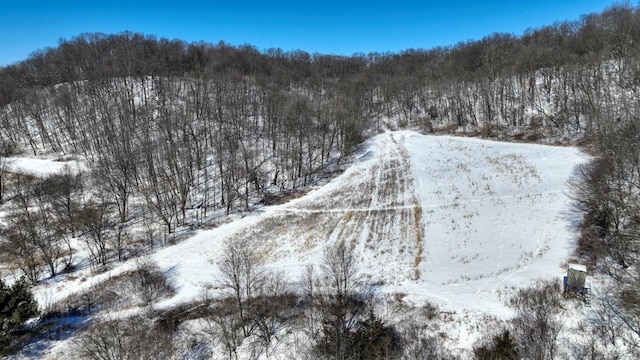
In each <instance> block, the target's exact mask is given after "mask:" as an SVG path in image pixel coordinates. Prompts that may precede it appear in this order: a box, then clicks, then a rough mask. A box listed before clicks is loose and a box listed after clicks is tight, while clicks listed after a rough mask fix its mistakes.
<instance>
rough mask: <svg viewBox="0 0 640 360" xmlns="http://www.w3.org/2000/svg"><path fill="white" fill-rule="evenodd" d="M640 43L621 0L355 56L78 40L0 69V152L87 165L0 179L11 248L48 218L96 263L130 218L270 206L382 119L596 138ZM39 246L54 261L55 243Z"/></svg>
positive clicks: (630, 103) (631, 113) (619, 110)
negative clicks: (570, 15) (84, 239)
mask: <svg viewBox="0 0 640 360" xmlns="http://www.w3.org/2000/svg"><path fill="white" fill-rule="evenodd" d="M639 43H640V8H634V7H630V6H618V5H616V6H613V7H611V8H609V9H607V10H606V11H604V12H603V13H601V14H591V15H586V16H584V17H582V18H581V19H579V20H576V21H570V22H561V23H557V24H554V25H550V26H546V27H544V28H540V29H533V30H529V31H527V32H525V33H524V34H522V35H520V36H514V35H510V34H493V35H490V36H488V37H486V38H484V39H482V40H479V41H469V42H464V43H459V44H457V45H454V46H450V47H440V48H435V49H430V50H407V51H404V52H401V53H382V54H381V53H371V54H356V55H354V56H351V57H343V56H334V55H324V54H308V53H306V52H303V51H292V52H283V51H281V50H279V49H269V50H266V51H263V52H261V51H259V50H258V49H256V48H255V47H252V46H250V45H244V46H230V45H227V44H225V43H222V42H221V43H218V44H215V45H212V44H207V43H192V44H187V43H185V42H183V41H179V40H167V39H157V38H155V37H153V36H145V35H142V34H136V33H130V32H125V33H121V34H116V35H104V34H84V35H80V36H78V37H76V38H73V39H71V40H65V41H61V42H60V44H59V45H58V47H56V48H52V49H46V50H42V51H38V52H36V53H34V54H33V55H31V56H30V57H29V58H28V59H26V60H25V61H23V62H20V63H17V64H13V65H10V66H7V67H4V68H2V69H0V106H1V107H0V122H1V126H0V144H1V145H2V146H1V147H2V153H3V155H12V154H19V153H30V154H33V155H39V154H49V155H51V154H55V155H56V156H61V155H64V156H80V157H81V158H82V159H85V160H86V162H87V165H88V167H89V169H90V172H89V174H81V175H74V174H70V173H68V174H66V175H64V176H67V178H63V179H60V178H54V179H50V182H49V183H48V184H55V183H56V181H58V182H60V181H61V182H63V183H65V184H68V185H69V186H68V189H67V190H65V191H63V192H56V191H57V190H56V189H58V188H59V187H56V186H53V185H52V186H49V187H47V186H45V185H46V184H43V183H41V182H38V181H35V180H33V181H32V180H29V181H25V180H24V179H22V180H19V181H17V180H16V179H11V178H9V177H8V176H5V175H3V176H0V179H2V180H1V181H0V200H2V199H7V198H11V199H13V200H16V201H17V200H20V201H22V202H23V206H19V207H18V210H13V211H12V213H11V216H10V219H13V220H10V222H9V223H10V225H9V227H8V231H7V234H9V235H7V236H8V237H9V238H11V236H14V238H15V239H16V241H15V244H14V245H15V246H19V244H20V241H22V240H20V241H18V240H19V239H24V238H25V237H26V238H28V237H30V236H33V237H34V239H35V237H36V235H34V234H31V235H30V234H25V233H22V232H20V231H18V230H19V229H18V227H19V226H23V225H20V224H24V223H25V221H28V222H29V223H30V224H35V223H37V222H38V221H40V222H44V221H46V222H49V221H54V222H57V221H60V224H61V225H59V226H55V227H53V226H49V227H46V228H49V229H54V228H55V229H56V230H55V231H53V230H50V231H51V233H50V234H47V235H46V237H47V238H51V239H53V238H56V239H58V238H64V237H65V236H67V235H69V234H74V232H75V231H77V229H79V228H84V229H85V231H84V232H83V233H84V234H88V235H87V236H92V237H93V238H94V240H93V241H94V243H95V249H94V250H95V254H94V257H93V258H94V261H95V262H96V263H105V262H106V261H107V260H108V258H109V257H111V256H116V255H115V254H117V256H118V258H121V257H122V256H126V254H127V252H128V251H129V250H128V249H127V247H126V246H125V245H126V241H125V240H123V239H126V238H127V236H128V234H127V229H128V228H129V226H130V224H131V223H132V222H133V221H136V222H142V223H144V224H145V226H147V227H148V228H149V229H150V230H149V231H150V234H151V235H149V238H150V239H152V238H154V237H155V238H157V234H158V232H160V233H163V234H165V235H168V234H173V233H174V232H175V230H176V229H177V228H179V227H182V226H200V225H203V224H207V223H211V221H213V219H215V218H219V216H221V215H224V214H225V213H226V214H228V213H230V212H234V211H238V210H244V209H247V208H250V207H251V206H252V205H253V204H255V203H257V202H259V201H261V200H262V201H271V200H272V199H273V198H274V197H277V196H280V195H282V194H283V193H286V192H288V191H292V190H295V189H297V188H299V187H302V186H305V185H307V184H309V183H310V182H313V181H314V180H316V179H317V178H318V177H319V176H321V174H322V170H323V169H327V166H330V165H335V164H336V162H339V161H340V160H341V159H342V158H344V157H345V156H346V155H348V154H349V152H350V150H352V149H353V148H354V147H355V146H357V145H358V144H360V143H361V142H362V141H363V140H364V139H366V138H367V137H368V136H369V135H371V134H373V133H376V132H378V131H380V130H383V129H384V128H388V127H393V128H396V127H399V128H402V127H410V128H415V129H420V130H422V131H424V132H435V131H439V132H441V131H446V132H453V133H465V134H471V135H481V136H487V137H496V138H507V139H512V140H526V141H541V142H554V143H556V142H564V143H566V142H576V141H589V142H592V143H601V142H602V141H601V139H602V138H603V136H605V135H606V134H607V133H609V132H612V131H615V130H616V129H619V128H621V127H624V126H627V125H628V124H635V122H636V121H637V118H638V114H639V113H640V101H639V100H640V99H639V96H640V93H639V90H640V89H639V85H640V46H638V44H639ZM0 168H4V167H0ZM61 176H62V175H61ZM76 176H80V177H81V178H82V179H80V180H77V181H76V180H74V181H71V180H69V179H71V178H74V177H76ZM65 179H66V180H65ZM86 182H91V186H90V187H87V186H83V184H85V183H86ZM89 188H90V189H92V190H91V191H88V190H87V189H89ZM25 189H27V190H25ZM34 189H39V190H38V191H36V190H34ZM47 199H48V200H47ZM87 199H89V200H87ZM44 200H46V201H44ZM14 203H16V202H15V201H14ZM34 206H36V207H41V209H40V210H41V211H40V214H42V219H40V218H33V216H34V214H33V209H34ZM58 207H59V208H58ZM54 208H56V209H58V210H57V212H54V211H53V210H54ZM20 209H22V210H20ZM21 211H22V212H21ZM53 213H56V214H59V215H58V218H57V220H55V219H54V220H52V217H51V216H49V217H48V219H47V220H45V219H44V218H45V217H46V216H45V215H44V214H53ZM38 219H39V220H38ZM34 226H35V225H34ZM11 229H13V230H15V231H14V232H12V231H11ZM152 230H153V231H152ZM107 233H108V235H109V236H106V235H105V234H107ZM11 234H13V235H11ZM154 234H156V235H154ZM38 236H40V237H42V236H44V235H42V234H41V235H38ZM105 238H115V239H117V240H115V241H114V242H113V244H115V245H107V244H106V242H105V241H106V240H104V239H105ZM149 241H150V242H151V245H153V240H149ZM34 246H35V245H34ZM47 247H48V245H47V246H43V248H47ZM60 248H63V246H62V245H60ZM22 251H23V250H21V252H20V253H21V254H22ZM41 252H43V253H44V254H45V255H43V256H41V257H38V259H39V260H38V261H43V260H42V259H43V258H44V259H46V258H49V257H52V258H53V260H51V261H45V262H46V263H48V265H49V266H48V268H49V272H50V275H53V274H55V273H56V272H57V271H59V267H60V266H59V264H58V262H61V261H62V260H59V259H61V258H63V256H62V255H60V254H63V253H64V251H62V250H60V251H55V252H53V253H51V251H50V250H47V249H41ZM46 254H49V255H46ZM33 261H36V260H33ZM65 261H66V262H67V263H68V264H70V263H71V261H70V260H65ZM68 264H67V265H68ZM33 266H35V265H33ZM27 267H32V265H28V266H27ZM32 270H33V269H32ZM26 273H30V271H27V272H26ZM31 277H32V279H33V280H37V279H38V278H39V274H33V276H31Z"/></svg>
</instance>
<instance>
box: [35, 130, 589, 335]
mask: <svg viewBox="0 0 640 360" xmlns="http://www.w3.org/2000/svg"><path fill="white" fill-rule="evenodd" d="M585 160H586V156H585V155H584V154H582V153H581V152H580V151H579V150H577V149H575V148H572V147H551V146H541V145H533V144H515V143H501V142H492V141H485V140H480V139H474V138H460V137H450V136H425V135H420V134H418V133H415V132H410V131H399V132H387V133H384V134H381V135H378V136H376V137H374V138H372V139H370V140H369V141H368V142H367V143H366V144H365V146H363V148H362V149H361V151H360V153H358V154H357V157H356V159H355V160H354V162H353V164H352V165H351V166H350V167H349V168H348V169H347V170H346V171H345V172H344V173H342V174H341V175H339V176H337V177H336V178H335V179H333V180H331V181H330V182H329V183H327V184H326V185H323V186H318V187H317V188H315V189H313V190H312V191H310V192H308V193H307V194H305V195H304V196H302V197H300V198H298V199H295V200H292V201H290V202H288V203H286V204H283V205H276V206H268V207H263V208H260V209H258V210H257V211H256V212H254V213H252V214H249V215H246V216H245V217H243V218H241V219H238V220H236V221H233V222H231V223H228V224H226V225H222V226H220V227H218V228H215V229H209V230H201V231H198V232H197V233H196V234H195V235H193V236H192V237H190V238H188V239H186V240H184V241H181V242H179V243H178V244H176V245H173V246H169V247H166V248H163V249H161V250H159V251H158V252H156V253H154V254H152V255H151V256H150V258H151V259H152V260H153V261H155V262H156V263H157V264H158V265H159V266H160V267H161V268H162V269H164V270H165V271H167V273H169V274H170V276H171V280H172V282H173V283H174V284H175V285H176V286H177V292H176V295H175V296H173V297H171V298H169V299H165V300H162V301H161V302H160V303H157V304H155V306H154V307H155V308H156V309H166V308H170V307H172V306H174V305H177V304H181V303H186V302H189V301H193V300H196V299H198V298H199V297H200V296H202V294H203V291H204V289H205V288H207V289H213V292H212V295H214V296H215V288H216V287H215V284H216V282H217V280H218V279H219V277H220V276H219V270H218V267H217V265H216V264H217V262H218V261H219V260H220V259H221V256H222V254H223V249H224V247H225V244H226V243H227V242H228V241H238V240H244V241H248V242H250V243H251V244H253V246H254V247H255V248H256V249H258V250H259V252H260V254H261V255H262V256H261V257H262V260H263V262H264V264H265V265H266V266H268V267H270V268H273V269H275V270H282V271H284V272H285V273H286V274H287V275H288V276H289V277H290V278H291V280H293V281H295V280H297V279H299V278H300V276H301V275H302V274H303V272H304V271H305V269H306V267H307V266H308V265H312V264H319V262H320V260H321V257H322V253H323V250H324V249H325V248H326V247H327V246H329V245H331V244H333V243H334V242H336V241H337V240H339V239H344V240H346V241H347V242H348V243H350V244H353V246H355V249H356V253H357V256H358V261H359V262H358V267H359V269H360V270H361V273H362V274H363V281H365V282H366V283H367V284H375V286H376V291H377V292H378V293H379V294H380V295H381V296H387V295H388V297H389V298H391V297H396V298H397V297H401V298H402V299H403V301H404V302H408V303H412V304H415V305H418V306H420V305H422V304H424V303H425V302H431V303H436V304H438V305H439V306H440V307H441V309H443V310H446V311H451V312H455V313H457V314H463V313H464V314H472V315H471V316H472V317H474V318H475V319H476V320H477V319H479V318H480V317H481V316H485V315H486V316H492V317H497V318H507V317H508V316H509V315H510V314H511V313H510V310H509V309H508V308H507V307H506V306H505V305H504V300H505V299H506V297H507V296H508V294H509V293H510V292H512V289H513V287H519V286H525V285H527V284H528V283H530V282H531V281H533V280H534V279H537V278H549V277H555V278H561V276H562V275H563V273H564V272H565V269H564V268H563V266H564V265H565V262H566V261H567V259H568V257H569V256H570V253H571V250H572V247H573V246H572V239H573V238H574V234H572V232H571V230H570V228H569V219H568V218H567V215H566V210H568V205H569V199H568V197H567V195H566V194H565V189H566V185H567V180H568V179H569V177H570V176H571V174H572V171H573V169H574V167H575V166H576V165H577V164H580V163H582V162H584V161H585ZM133 266H134V265H133V263H132V262H130V263H125V264H121V265H118V266H116V267H114V268H113V269H111V270H110V271H109V272H108V273H104V274H101V275H99V276H98V277H96V278H93V279H89V281H85V280H84V279H81V280H78V279H76V280H69V281H62V282H57V283H53V284H50V285H49V286H48V287H47V288H44V287H41V288H40V289H39V290H38V291H37V293H38V296H39V298H40V301H47V302H52V301H55V300H57V299H63V298H64V297H66V296H67V295H68V294H70V293H72V292H76V291H79V290H80V289H82V288H88V287H89V286H91V285H92V284H95V283H96V282H98V281H102V280H106V279H107V278H108V277H109V276H111V275H115V274H118V273H120V272H123V271H125V270H128V269H131V268H132V267H133ZM465 316H466V315H465ZM454 337H457V338H458V341H459V342H460V345H461V346H467V347H468V346H470V344H469V343H467V344H465V343H464V342H465V340H464V339H462V338H463V337H465V334H458V335H456V336H454ZM469 341H470V340H469Z"/></svg>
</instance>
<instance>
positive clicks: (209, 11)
mask: <svg viewBox="0 0 640 360" xmlns="http://www.w3.org/2000/svg"><path fill="white" fill-rule="evenodd" d="M613 1H614V0H526V1H520V0H511V1H507V0H496V1H461V0H449V1H447V0H443V1H408V0H389V1H378V0H370V1H360V0H357V1H348V0H342V1H336V0H319V1H318V0H299V1H278V0H274V1H253V0H225V1H218V0H212V1H189V0H173V1H162V0H157V1H153V2H147V1H136V0H129V1H108V0H105V1H92V0H81V1H75V0H74V1H64V0H62V1H52V0H49V1H31V0H0V66H3V65H8V64H10V63H13V62H16V61H20V60H24V59H26V58H27V57H28V55H29V54H30V53H32V52H33V51H35V50H39V49H44V48H47V47H55V46H56V45H57V44H58V41H59V40H60V39H71V38H73V37H74V36H76V35H79V34H81V33H87V32H102V33H106V34H112V33H119V32H122V31H125V30H129V31H132V32H141V33H144V34H147V35H156V36H157V37H158V38H161V37H165V38H169V39H181V40H184V41H187V42H194V41H200V40H203V41H206V42H210V43H217V42H218V41H220V40H223V41H225V42H226V43H229V44H231V45H241V44H251V45H254V46H256V47H257V48H258V49H259V50H261V51H262V50H266V49H268V48H280V49H282V50H285V51H289V50H296V49H299V50H304V51H307V52H310V53H314V52H319V53H324V54H338V55H353V54H354V53H358V52H362V53H369V52H386V51H391V52H399V51H401V50H405V49H409V48H423V49H429V48H433V47H435V46H440V45H442V46H446V45H453V44H456V43H458V42H460V41H466V40H477V39H481V38H482V37H484V36H486V35H489V34H491V33H494V32H506V33H512V34H515V35H521V34H522V33H523V32H524V30H526V29H527V28H538V27H541V26H543V25H550V24H552V23H553V22H554V21H563V20H577V19H579V17H580V15H583V14H589V13H593V12H601V11H602V10H604V9H605V8H607V7H609V6H610V5H611V4H613Z"/></svg>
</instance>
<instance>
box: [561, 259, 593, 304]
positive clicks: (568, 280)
mask: <svg viewBox="0 0 640 360" xmlns="http://www.w3.org/2000/svg"><path fill="white" fill-rule="evenodd" d="M572 295H574V296H575V295H577V296H581V297H583V298H584V300H585V301H587V302H588V301H589V287H588V286H587V267H586V266H584V265H579V264H569V268H568V269H567V276H565V277H564V296H565V297H567V296H572Z"/></svg>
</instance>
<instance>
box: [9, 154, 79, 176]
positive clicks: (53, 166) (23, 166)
mask: <svg viewBox="0 0 640 360" xmlns="http://www.w3.org/2000/svg"><path fill="white" fill-rule="evenodd" d="M5 160H6V165H7V169H8V170H10V171H13V172H22V173H26V174H29V175H34V176H40V177H42V176H46V175H51V174H57V173H61V172H62V171H63V170H64V168H65V167H69V168H70V169H71V170H72V171H81V170H85V166H84V165H83V164H82V163H81V162H78V161H75V160H69V161H66V160H61V161H57V160H51V159H35V158H26V157H7V158H5Z"/></svg>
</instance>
